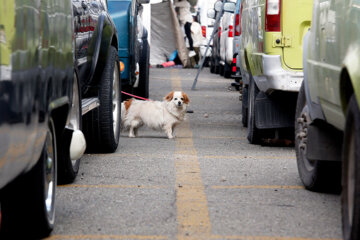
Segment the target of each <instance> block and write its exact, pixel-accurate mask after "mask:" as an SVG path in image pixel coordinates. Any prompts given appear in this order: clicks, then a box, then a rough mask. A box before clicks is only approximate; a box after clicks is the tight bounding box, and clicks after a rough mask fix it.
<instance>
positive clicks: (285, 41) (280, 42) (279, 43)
mask: <svg viewBox="0 0 360 240" xmlns="http://www.w3.org/2000/svg"><path fill="white" fill-rule="evenodd" d="M291 45H292V41H291V37H289V36H274V38H273V47H291Z"/></svg>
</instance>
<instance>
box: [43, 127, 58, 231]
mask: <svg viewBox="0 0 360 240" xmlns="http://www.w3.org/2000/svg"><path fill="white" fill-rule="evenodd" d="M45 144H46V148H45V150H46V155H45V161H44V165H45V166H44V167H45V188H44V190H45V192H44V194H45V207H46V213H47V218H48V220H49V223H50V224H54V221H55V204H54V200H55V186H56V175H55V166H56V162H55V157H56V156H55V154H56V153H55V152H56V151H55V143H54V139H53V136H52V134H51V133H50V130H49V132H48V133H47V136H46V143H45Z"/></svg>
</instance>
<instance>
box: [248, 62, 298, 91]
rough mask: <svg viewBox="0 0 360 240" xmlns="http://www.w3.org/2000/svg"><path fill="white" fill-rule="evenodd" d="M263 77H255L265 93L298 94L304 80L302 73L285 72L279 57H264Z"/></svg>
mask: <svg viewBox="0 0 360 240" xmlns="http://www.w3.org/2000/svg"><path fill="white" fill-rule="evenodd" d="M263 69H264V74H263V75H262V76H254V80H255V82H256V85H257V86H258V87H259V89H260V90H261V91H263V92H271V91H274V90H280V91H288V92H298V91H299V90H300V86H301V83H302V81H303V79H304V74H303V72H302V71H299V72H296V71H288V70H284V69H283V68H282V65H281V59H280V56H279V55H263Z"/></svg>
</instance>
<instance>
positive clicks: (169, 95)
mask: <svg viewBox="0 0 360 240" xmlns="http://www.w3.org/2000/svg"><path fill="white" fill-rule="evenodd" d="M173 97H174V91H171V92H169V93H168V95H166V97H165V100H166V101H168V102H170V101H171V99H173Z"/></svg>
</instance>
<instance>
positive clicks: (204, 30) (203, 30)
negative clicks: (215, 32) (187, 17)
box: [201, 26, 206, 37]
mask: <svg viewBox="0 0 360 240" xmlns="http://www.w3.org/2000/svg"><path fill="white" fill-rule="evenodd" d="M201 32H202V35H203V37H206V26H201Z"/></svg>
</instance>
